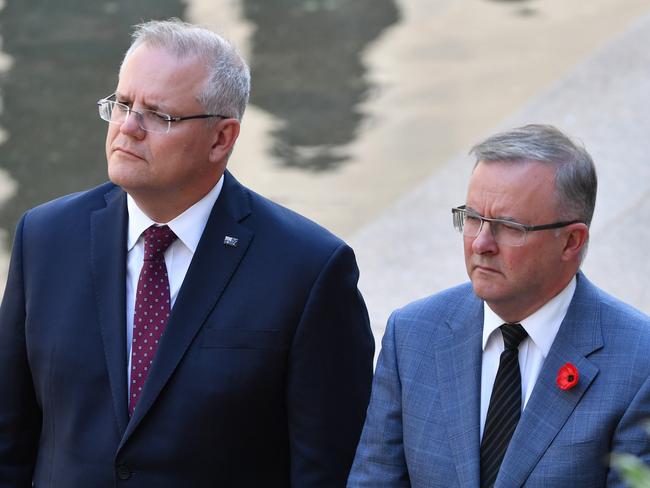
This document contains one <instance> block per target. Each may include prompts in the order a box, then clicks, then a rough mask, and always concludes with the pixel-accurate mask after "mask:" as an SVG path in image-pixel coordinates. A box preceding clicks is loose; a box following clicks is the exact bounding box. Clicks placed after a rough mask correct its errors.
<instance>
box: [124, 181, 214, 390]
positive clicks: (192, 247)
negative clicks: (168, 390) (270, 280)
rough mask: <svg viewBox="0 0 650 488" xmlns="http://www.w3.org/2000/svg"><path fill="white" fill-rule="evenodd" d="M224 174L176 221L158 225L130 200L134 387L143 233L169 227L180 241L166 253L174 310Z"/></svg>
mask: <svg viewBox="0 0 650 488" xmlns="http://www.w3.org/2000/svg"><path fill="white" fill-rule="evenodd" d="M222 187H223V175H222V176H221V178H220V179H219V181H218V182H217V184H216V185H214V188H212V190H210V192H209V193H208V194H207V195H206V196H204V197H203V198H202V199H201V200H199V201H198V202H196V203H195V204H194V205H192V206H191V207H190V208H188V209H187V210H185V212H183V213H182V214H180V215H179V216H178V217H176V218H174V219H173V220H171V221H169V222H166V223H163V222H154V221H153V220H151V219H150V218H149V217H147V215H146V214H145V213H144V212H143V211H142V210H140V208H139V207H138V205H137V204H136V203H135V200H133V198H131V196H130V195H127V197H126V205H127V210H128V213H129V230H128V236H127V242H126V251H127V255H126V351H127V357H128V361H129V364H128V369H127V380H128V385H129V386H130V385H131V341H132V340H133V318H134V312H135V293H136V291H137V288H138V278H139V277H140V269H141V268H142V263H143V261H144V237H143V236H142V233H143V232H144V231H145V230H146V229H147V228H148V227H150V226H151V225H167V226H169V228H170V229H171V230H172V232H174V234H176V237H177V238H178V239H176V240H175V241H174V242H173V243H172V244H171V246H169V247H168V248H167V250H166V251H165V265H166V266H167V275H168V276H169V296H170V300H171V302H170V303H171V307H172V308H173V307H174V303H175V302H176V297H177V296H178V291H179V290H180V288H181V285H182V284H183V280H184V279H185V275H186V274H187V270H188V269H189V267H190V263H191V262H192V257H193V256H194V253H195V252H196V247H197V246H198V244H199V240H201V235H203V229H205V226H206V224H207V223H208V217H210V212H211V211H212V207H213V206H214V204H215V202H216V201H217V198H218V197H219V193H221V188H222Z"/></svg>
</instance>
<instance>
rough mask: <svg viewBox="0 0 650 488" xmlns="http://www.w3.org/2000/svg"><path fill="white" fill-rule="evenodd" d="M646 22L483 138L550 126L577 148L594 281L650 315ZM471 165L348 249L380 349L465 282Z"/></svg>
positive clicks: (435, 183) (399, 208)
mask: <svg viewBox="0 0 650 488" xmlns="http://www.w3.org/2000/svg"><path fill="white" fill-rule="evenodd" d="M649 45H650V13H649V14H647V15H645V16H643V17H642V18H639V19H638V20H637V21H636V22H634V23H633V25H631V26H630V27H629V28H628V29H627V30H626V31H625V32H624V33H623V34H621V35H619V36H617V37H616V38H614V39H612V40H611V41H610V42H608V43H607V44H606V45H605V46H604V47H603V48H601V49H599V50H598V51H597V52H595V53H593V55H592V56H591V57H589V58H588V59H587V60H585V61H583V62H582V63H581V64H579V65H578V66H576V67H575V68H574V69H573V70H572V71H571V72H570V73H569V74H568V75H567V76H566V77H564V78H563V79H561V80H558V81H557V82H555V83H554V84H553V85H552V86H551V87H549V88H548V89H547V90H546V91H544V92H542V93H540V94H539V95H538V96H537V97H536V98H534V99H533V100H531V101H530V102H529V103H528V104H527V105H526V106H524V108H522V109H521V110H520V111H519V112H518V113H517V114H515V115H514V116H512V117H511V118H509V119H508V120H505V121H503V122H502V123H501V124H499V125H498V126H496V127H494V130H493V131H489V133H488V134H485V135H486V136H487V135H489V134H491V133H492V132H495V131H498V130H502V129H505V128H509V127H514V126H518V125H523V124H526V123H531V122H537V123H551V124H554V125H556V126H558V127H560V128H561V129H563V130H564V131H565V132H567V133H568V134H570V135H571V136H573V137H575V138H578V139H580V140H582V141H583V143H584V144H585V146H586V147H587V149H588V150H589V151H590V153H591V154H592V156H593V157H594V160H595V161H596V166H597V169H598V174H599V193H598V201H597V205H596V214H595V217H594V222H593V225H592V234H591V244H590V249H589V253H588V256H587V258H586V261H585V264H584V266H583V269H584V271H585V273H586V274H587V275H588V276H589V277H590V279H591V280H592V281H594V282H595V283H596V284H598V285H600V286H601V287H602V288H604V289H605V290H607V291H609V292H610V293H612V294H613V295H615V296H618V297H619V298H622V299H624V300H625V301H627V302H629V303H632V304H633V305H635V306H636V307H638V308H640V309H642V310H644V311H645V312H646V313H650V287H649V286H648V275H649V274H650V260H649V259H648V249H649V248H650V50H648V48H647V46H649ZM472 164H473V161H472V160H471V159H470V158H469V157H468V156H466V155H465V154H460V155H458V156H457V157H455V158H453V159H451V160H449V161H447V162H446V164H444V165H442V166H441V167H440V168H439V169H438V170H436V171H435V173H433V174H432V175H431V176H430V177H429V178H428V179H427V180H426V181H423V182H422V183H421V184H420V185H419V186H418V187H416V188H414V189H413V190H412V191H411V192H410V193H408V194H407V195H406V196H405V197H404V198H402V199H401V200H400V201H399V202H398V203H397V204H396V205H394V206H393V207H391V208H390V209H388V210H387V211H386V212H385V213H384V214H383V215H382V216H380V217H379V218H378V219H376V220H375V221H373V222H371V223H370V224H368V225H366V226H364V227H363V228H362V229H360V230H359V231H358V232H356V233H355V234H354V235H353V236H352V238H351V239H349V240H350V242H351V244H352V246H353V247H354V249H355V250H356V252H357V256H358V261H359V266H360V268H361V270H362V277H361V282H360V288H361V290H362V292H363V294H364V297H365V298H366V301H367V304H368V309H369V310H370V315H371V322H372V325H373V330H374V332H375V336H376V338H377V340H379V339H380V338H381V335H382V334H383V329H384V327H385V323H386V319H387V317H388V315H389V313H390V311H391V310H393V309H394V308H396V307H399V306H401V305H403V304H405V303H407V302H408V301H410V300H413V299H415V298H418V297H421V296H424V295H427V294H430V293H434V292H436V291H438V290H441V289H443V288H446V287H448V286H451V285H453V284H456V283H459V282H461V281H464V280H466V275H465V272H464V265H463V261H462V249H461V241H460V238H459V236H458V235H457V234H455V231H453V229H452V225H451V212H450V208H451V207H452V206H455V205H458V204H460V203H462V202H463V201H464V198H465V189H466V182H467V179H468V177H469V174H470V170H471V167H472Z"/></svg>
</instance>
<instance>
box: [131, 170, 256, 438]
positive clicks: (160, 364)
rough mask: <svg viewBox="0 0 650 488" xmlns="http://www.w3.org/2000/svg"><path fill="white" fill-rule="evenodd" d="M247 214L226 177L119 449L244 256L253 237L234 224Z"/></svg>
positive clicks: (243, 199)
mask: <svg viewBox="0 0 650 488" xmlns="http://www.w3.org/2000/svg"><path fill="white" fill-rule="evenodd" d="M249 214H250V203H249V196H248V194H247V192H246V190H245V189H244V188H243V187H242V186H241V185H240V184H239V183H238V182H237V181H236V180H235V179H234V178H233V177H232V176H231V175H230V173H228V172H226V174H225V180H224V186H223V189H222V190H221V194H220V195H219V198H218V199H217V202H216V203H215V205H214V207H213V209H212V212H211V214H210V217H209V218H208V222H207V225H206V227H205V230H204V231H203V235H202V236H201V240H200V242H199V245H198V248H197V250H196V253H195V254H194V257H193V258H192V263H191V264H190V267H189V269H188V271H187V275H186V276H185V280H184V281H183V284H182V286H181V289H180V291H179V294H178V297H177V299H176V302H175V304H174V307H173V309H172V313H171V315H170V318H169V323H168V324H167V328H166V329H165V332H164V334H163V337H162V339H161V341H160V345H159V346H158V351H157V353H156V357H155V358H154V361H153V364H152V366H151V371H150V373H149V376H148V378H147V382H146V383H145V386H144V389H143V390H142V395H141V397H140V400H139V401H138V405H137V406H136V409H135V412H134V414H133V417H132V418H131V422H130V423H129V425H128V427H127V431H126V432H125V435H124V438H123V439H122V445H123V444H124V442H125V441H126V439H127V438H128V437H129V435H130V434H131V433H132V432H133V430H134V429H135V428H136V427H137V425H138V424H139V423H140V421H141V420H142V417H143V416H144V415H146V413H147V411H148V410H149V409H150V408H151V405H152V404H153V403H154V401H155V400H156V398H157V397H158V395H159V394H160V392H161V390H162V389H163V387H164V386H165V384H166V383H167V381H168V380H169V378H170V377H171V375H172V373H173V372H174V370H175V369H176V367H177V365H178V363H179V362H180V360H181V359H182V357H183V355H184V354H185V353H186V351H187V349H188V347H189V346H190V344H191V342H192V340H193V339H194V337H195V336H196V334H197V333H198V331H199V329H200V328H201V326H202V325H203V323H204V322H205V320H206V319H207V317H208V315H209V314H210V312H211V311H212V309H213V308H214V307H215V305H216V303H217V301H218V300H219V297H220V296H221V294H222V293H223V291H224V289H225V288H226V286H227V284H228V282H229V281H230V278H231V277H232V275H233V273H234V272H235V270H236V269H237V266H238V265H239V262H240V261H241V259H242V258H243V257H244V254H245V253H246V250H247V249H248V246H249V244H250V242H251V240H252V238H253V232H252V231H251V230H250V229H248V228H247V227H245V226H243V225H242V224H240V222H241V221H242V220H243V219H244V218H245V217H246V216H248V215H249ZM226 236H228V237H234V238H236V239H237V243H236V246H233V245H227V244H225V243H224V239H225V238H226ZM231 243H232V241H231ZM206 284H208V286H206Z"/></svg>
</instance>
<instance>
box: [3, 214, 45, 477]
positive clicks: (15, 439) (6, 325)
mask: <svg viewBox="0 0 650 488" xmlns="http://www.w3.org/2000/svg"><path fill="white" fill-rule="evenodd" d="M24 221H25V217H23V218H22V219H21V221H20V222H19V224H18V227H17V229H16V237H15V240H14V246H13V253H12V257H11V263H10V266H9V274H8V279H7V286H6V288H5V293H4V298H3V300H2V305H1V306H0V372H1V373H0V487H3V488H4V487H7V488H8V487H15V488H18V487H31V486H32V473H33V470H34V464H35V460H36V452H37V449H38V439H39V436H40V428H41V412H40V409H39V406H38V403H37V400H36V394H35V392H34V386H33V382H32V377H31V373H30V369H29V361H28V357H27V347H26V336H25V319H26V312H25V292H24V286H23V285H24V284H23V261H22V258H23V242H22V234H23V226H24Z"/></svg>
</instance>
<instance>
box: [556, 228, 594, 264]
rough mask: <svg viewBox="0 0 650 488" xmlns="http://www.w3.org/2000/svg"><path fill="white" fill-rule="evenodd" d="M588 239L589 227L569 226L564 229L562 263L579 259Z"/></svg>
mask: <svg viewBox="0 0 650 488" xmlns="http://www.w3.org/2000/svg"><path fill="white" fill-rule="evenodd" d="M588 239H589V227H587V225H586V224H582V223H577V224H571V225H569V226H568V227H566V228H565V233H564V249H563V252H562V260H563V261H572V260H574V259H578V260H579V259H580V254H581V251H582V249H583V248H584V247H585V246H586V245H587V240H588Z"/></svg>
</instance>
